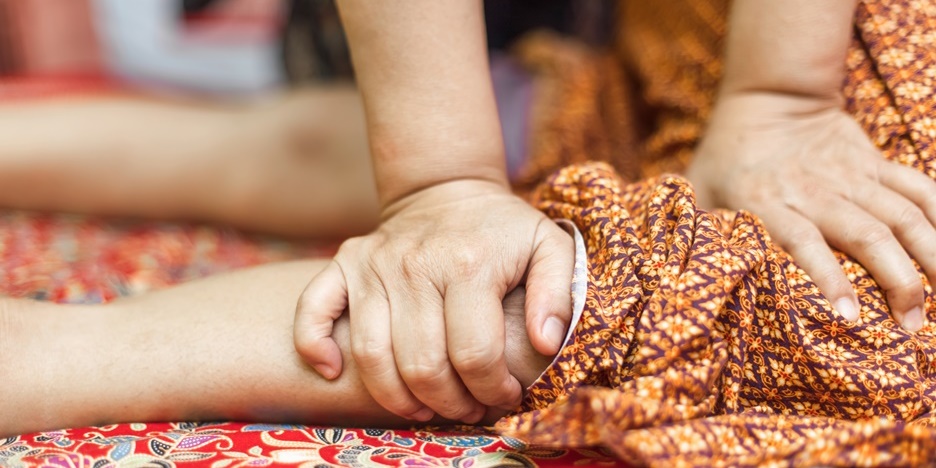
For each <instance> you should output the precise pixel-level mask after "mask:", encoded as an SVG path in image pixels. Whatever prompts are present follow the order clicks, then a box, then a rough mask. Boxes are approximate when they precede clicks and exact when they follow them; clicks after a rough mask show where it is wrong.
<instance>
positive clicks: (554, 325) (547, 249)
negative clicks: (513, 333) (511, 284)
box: [526, 220, 575, 356]
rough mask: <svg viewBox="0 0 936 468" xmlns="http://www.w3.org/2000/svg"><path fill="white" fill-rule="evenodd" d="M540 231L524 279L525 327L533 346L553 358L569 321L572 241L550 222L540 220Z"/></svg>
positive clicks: (570, 310)
mask: <svg viewBox="0 0 936 468" xmlns="http://www.w3.org/2000/svg"><path fill="white" fill-rule="evenodd" d="M539 229H540V230H541V233H542V234H541V239H540V240H539V241H538V242H537V243H536V244H535V247H534V249H533V254H532V257H531V258H530V266H529V268H528V272H527V277H526V292H527V296H526V325H527V334H528V335H529V337H530V342H531V343H532V344H533V347H534V348H535V349H536V350H537V351H539V352H540V353H541V354H543V355H545V356H552V355H555V354H556V353H557V352H559V348H560V347H561V346H562V343H563V341H564V340H565V334H566V329H567V328H568V327H569V322H570V321H571V320H572V271H573V270H574V268H575V242H574V240H573V238H572V236H570V235H569V234H568V233H566V232H565V231H563V230H562V229H561V228H560V227H559V226H557V225H556V224H555V223H554V222H552V221H549V220H543V222H542V223H541V224H540V228H539ZM538 234H539V233H538Z"/></svg>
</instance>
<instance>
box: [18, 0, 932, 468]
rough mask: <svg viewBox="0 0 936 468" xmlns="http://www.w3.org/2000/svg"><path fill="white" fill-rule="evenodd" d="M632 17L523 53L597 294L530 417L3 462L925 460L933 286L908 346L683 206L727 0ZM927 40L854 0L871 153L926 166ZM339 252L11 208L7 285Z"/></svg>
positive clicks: (102, 287) (76, 294)
mask: <svg viewBox="0 0 936 468" xmlns="http://www.w3.org/2000/svg"><path fill="white" fill-rule="evenodd" d="M623 5H624V6H623V7H622V13H621V18H622V19H621V21H620V23H621V26H622V27H621V29H620V30H621V33H620V36H619V40H618V45H617V47H616V49H615V50H614V51H613V52H609V53H602V52H594V51H588V50H586V49H583V48H579V47H577V46H574V45H569V44H565V43H563V42H561V41H560V40H558V39H556V38H549V37H545V36H539V37H538V38H531V39H530V41H528V42H526V43H525V44H523V45H522V46H521V47H520V48H519V49H518V54H519V56H520V57H521V60H524V61H525V63H526V65H527V66H528V67H529V68H530V69H531V70H533V71H534V72H536V73H538V76H539V77H540V84H541V86H540V88H539V92H540V94H539V98H538V99H539V100H538V102H537V103H536V104H535V105H534V115H535V119H536V122H534V125H535V127H536V128H537V130H536V131H535V133H534V137H533V138H531V148H532V152H533V155H532V160H531V161H532V163H531V164H530V165H529V166H528V168H527V169H526V172H525V173H524V179H523V180H522V181H521V182H522V183H521V184H520V189H521V190H530V189H532V188H533V187H534V186H535V185H536V184H537V183H539V182H541V181H542V180H543V178H544V177H545V176H546V175H547V174H550V173H553V172H554V171H555V169H556V168H558V167H561V166H564V165H567V164H573V165H572V166H570V167H566V168H565V169H563V170H561V171H560V172H558V173H555V174H554V175H553V176H552V177H550V178H549V179H548V180H547V182H546V183H545V184H543V185H541V186H540V188H539V189H536V190H535V192H534V197H533V199H534V201H535V203H536V205H537V206H538V207H540V208H541V209H543V210H544V211H545V212H546V213H547V214H548V215H549V216H551V217H556V218H567V219H571V220H573V221H574V222H575V223H576V225H577V226H578V228H579V230H580V231H581V232H582V234H583V235H584V236H585V239H586V242H587V248H588V256H589V271H588V275H587V276H588V278H587V279H588V295H587V298H586V306H585V310H584V313H583V316H582V318H581V320H580V322H579V324H578V326H577V327H576V329H575V332H574V337H573V342H572V343H571V344H570V345H569V346H567V347H565V348H564V349H563V350H562V351H561V353H560V356H559V358H558V359H557V361H556V362H555V363H554V365H553V366H551V367H550V369H549V370H548V371H547V373H546V374H544V376H543V377H542V378H541V379H540V380H539V381H537V382H536V383H535V384H534V386H533V387H532V389H531V391H530V392H529V394H528V395H527V397H526V399H525V400H524V403H523V407H522V408H521V410H520V411H518V412H517V413H516V414H514V415H512V416H510V417H508V418H505V419H503V420H502V421H500V422H499V423H498V426H497V427H496V430H497V431H498V433H499V434H500V435H492V433H490V432H485V431H483V430H482V431H480V432H478V431H479V430H469V429H466V428H456V429H454V430H453V431H450V430H442V429H435V428H434V429H431V430H414V431H384V430H376V429H374V430H370V429H338V428H325V427H306V426H301V427H300V426H296V427H292V426H262V425H246V424H240V423H221V424H185V423H176V424H142V423H141V424H124V425H116V426H107V427H101V428H77V429H70V430H63V431H57V432H48V433H41V434H27V435H22V436H19V437H13V438H10V439H7V440H5V441H3V440H0V466H2V465H9V466H31V465H55V466H93V467H99V466H100V467H103V466H117V465H143V466H160V465H161V466H197V465H203V466H219V467H220V466H243V465H250V466H255V465H256V466H263V465H270V464H273V463H276V462H283V463H287V462H288V463H296V464H305V465H306V466H319V465H324V466H330V465H338V466H342V465H344V466H383V465H409V466H434V465H442V466H504V465H507V466H509V465H511V464H515V465H518V466H531V465H543V466H549V465H553V466H570V465H573V464H576V463H579V464H609V465H614V464H618V463H620V462H618V461H615V459H614V458H611V457H609V456H608V455H607V454H606V452H602V451H599V450H597V449H596V450H588V449H571V448H569V447H581V446H598V447H604V448H605V449H606V450H609V451H611V452H612V453H613V454H614V455H616V456H617V457H619V459H621V460H627V461H628V462H630V463H635V464H646V465H656V466H693V465H697V466H712V465H726V466H744V465H758V466H759V465H769V464H771V463H773V464H775V465H779V466H789V465H793V466H811V465H832V466H836V465H856V464H858V465H887V466H899V465H905V466H916V465H921V464H926V463H927V462H929V460H930V459H931V458H933V455H931V454H936V413H934V411H936V405H934V402H936V385H934V382H933V375H934V372H936V362H934V361H936V326H934V325H933V321H934V320H936V315H934V314H936V305H934V301H936V298H934V295H933V290H932V288H931V287H930V285H928V284H927V286H926V288H927V289H926V294H927V302H926V306H927V314H928V317H929V324H928V325H926V327H925V328H924V329H923V330H922V331H920V332H918V333H917V334H914V335H911V334H908V333H906V332H904V331H903V330H902V329H901V328H900V327H899V326H898V325H897V324H896V323H895V322H894V321H893V320H892V319H891V318H890V316H889V313H888V310H887V306H886V302H885V300H884V296H883V294H882V292H881V291H880V290H879V288H878V287H877V286H876V284H875V283H874V281H873V279H872V278H871V277H870V276H869V275H868V274H867V272H866V271H865V270H864V269H863V268H862V267H861V266H860V265H859V264H857V263H855V262H853V261H850V260H849V259H848V258H845V257H841V256H840V259H841V261H842V265H843V268H845V269H846V271H847V272H848V273H849V277H850V278H853V281H854V285H855V287H856V290H857V291H858V292H859V298H860V302H861V305H862V310H861V313H862V317H861V320H860V321H859V322H858V323H854V324H853V323H848V322H845V321H843V320H842V319H840V318H839V317H838V316H837V315H836V314H835V313H834V311H832V308H831V306H830V305H829V303H828V301H826V300H825V299H824V298H823V297H822V296H821V295H820V294H819V292H818V290H817V288H816V287H815V284H814V283H813V282H812V281H811V280H810V279H809V278H808V277H807V276H806V275H805V274H804V273H803V272H802V270H800V269H799V268H798V267H797V266H796V264H795V263H794V262H793V261H792V259H791V258H790V257H789V256H788V255H787V254H785V253H784V252H783V251H782V250H780V249H779V248H777V247H776V246H774V245H773V244H772V243H771V241H770V238H769V236H768V235H767V233H766V232H765V231H764V229H763V226H762V225H761V224H760V223H759V222H758V220H757V219H756V218H754V217H752V216H751V215H749V214H747V213H743V212H742V213H728V212H718V213H707V212H704V211H701V210H698V209H697V208H696V207H695V202H694V195H693V193H692V189H691V187H689V186H688V184H687V183H686V182H685V181H684V180H683V179H681V178H679V177H675V176H666V175H660V174H662V173H664V172H670V171H678V170H679V169H680V168H681V167H682V166H683V165H684V163H685V161H687V160H688V158H689V157H690V156H691V151H692V147H693V146H694V144H695V142H696V141H697V140H698V137H699V136H700V135H701V132H702V131H703V129H704V122H705V118H706V117H707V115H708V114H707V113H708V112H709V110H710V109H711V103H712V99H713V96H714V89H715V84H717V81H718V78H719V76H720V69H721V65H720V63H721V62H720V59H719V56H720V47H721V42H722V38H723V36H724V32H725V31H724V29H725V20H724V13H725V11H726V10H727V2H726V1H724V0H657V1H655V2H637V1H634V2H627V3H625V4H623ZM641 25H642V26H641ZM934 32H936V7H934V5H933V4H932V3H931V2H926V1H911V0H902V1H898V0H882V1H878V2H873V3H862V4H861V5H860V7H859V11H858V15H857V17H856V29H855V39H854V41H853V43H852V46H851V51H850V54H849V57H848V64H847V65H848V70H849V73H848V78H847V80H846V82H845V83H844V92H845V95H846V97H847V104H846V105H847V109H848V110H849V111H850V112H851V113H852V114H853V115H854V116H855V118H856V120H857V121H858V122H859V123H860V124H861V125H862V126H863V127H864V128H865V130H866V131H867V132H868V134H869V135H870V137H871V140H872V141H873V142H874V143H875V144H877V145H878V146H879V148H880V149H881V151H882V154H883V155H884V156H885V157H887V158H890V159H892V160H895V161H898V162H901V163H903V164H907V165H909V166H912V167H914V168H916V169H918V170H921V171H923V172H924V173H926V174H928V175H929V176H931V177H936V155H934V154H933V152H932V148H933V146H932V144H933V139H934V138H936V120H934V119H933V118H932V115H933V104H932V102H933V99H932V98H933V96H932V93H933V86H934V84H933V80H934V77H936V50H934V48H933V43H934V39H933V34H934ZM635 51H640V54H636V53H634V52H635ZM596 109H597V110H596ZM588 160H599V161H604V162H599V163H586V162H585V161H588ZM646 176H650V177H652V178H651V179H648V180H645V181H643V182H632V181H633V180H636V179H638V178H640V177H646ZM330 247H331V246H327V247H316V246H302V245H296V244H287V243H283V242H280V241H276V240H271V239H253V238H246V237H244V236H242V235H240V234H237V233H233V232H231V231H226V230H223V229H217V228H203V227H194V226H185V225H171V224H146V225H142V226H140V225H117V224H112V223H103V222H101V221H97V220H93V219H87V218H73V217H61V216H39V215H31V214H20V213H7V214H3V215H2V216H0V262H2V267H3V268H2V274H3V275H4V276H5V278H4V281H3V283H2V284H0V288H3V292H4V293H6V294H9V295H15V296H24V297H36V298H41V299H50V300H56V301H63V302H89V301H90V302H94V301H100V300H107V299H110V298H113V297H116V296H120V295H124V294H131V293H138V292H143V291H146V290H149V289H152V288H156V287H162V286H167V285H169V284H172V283H175V282H178V281H184V280H186V279H189V278H193V277H197V276H201V275H205V274H210V273H213V272H216V271H221V270H225V269H230V268H236V267H240V266H247V265H251V264H256V263H261V262H266V261H275V260H280V259H287V258H293V257H295V256H309V255H321V254H328V253H329V252H330V251H329V250H328V249H329V248H330ZM520 440H524V441H526V442H523V443H521V442H520ZM528 443H531V444H534V445H527V444H528ZM543 447H547V448H543ZM548 447H556V448H555V449H549V448H548Z"/></svg>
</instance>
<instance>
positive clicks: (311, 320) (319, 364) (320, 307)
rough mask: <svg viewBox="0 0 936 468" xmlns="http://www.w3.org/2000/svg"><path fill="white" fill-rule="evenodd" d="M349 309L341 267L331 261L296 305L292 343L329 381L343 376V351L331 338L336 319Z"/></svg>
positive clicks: (303, 357) (308, 362) (307, 361)
mask: <svg viewBox="0 0 936 468" xmlns="http://www.w3.org/2000/svg"><path fill="white" fill-rule="evenodd" d="M347 307H348V288H347V284H346V283H345V278H344V275H343V274H342V272H341V268H340V267H339V266H338V264H337V263H335V262H334V261H332V262H329V264H328V265H327V266H326V267H325V269H324V270H322V271H321V272H319V274H318V275H316V276H315V277H314V278H312V281H311V282H310V283H309V285H308V286H306V288H305V290H304V291H303V292H302V295H301V296H299V303H298V304H297V305H296V320H295V326H294V327H293V340H294V342H295V346H296V351H298V352H299V355H300V356H302V359H303V360H304V361H305V362H306V363H307V364H309V365H310V366H312V368H313V369H315V371H316V372H318V373H319V374H320V375H321V376H322V377H324V378H326V379H329V380H331V379H334V378H337V377H338V376H339V375H341V367H342V366H341V350H339V348H338V343H336V342H335V340H334V339H333V338H332V330H333V328H334V323H335V320H338V317H341V314H343V313H344V311H345V309H346V308H347Z"/></svg>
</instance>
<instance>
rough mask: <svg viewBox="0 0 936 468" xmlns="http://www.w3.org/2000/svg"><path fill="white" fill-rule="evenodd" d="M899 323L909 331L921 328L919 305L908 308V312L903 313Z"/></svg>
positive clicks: (921, 315) (916, 330)
mask: <svg viewBox="0 0 936 468" xmlns="http://www.w3.org/2000/svg"><path fill="white" fill-rule="evenodd" d="M901 325H903V327H904V330H907V331H908V332H911V333H916V332H918V331H920V329H921V328H923V309H922V308H921V307H914V308H913V309H910V312H907V315H904V318H903V321H902V322H901Z"/></svg>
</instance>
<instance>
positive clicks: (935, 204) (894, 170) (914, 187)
mask: <svg viewBox="0 0 936 468" xmlns="http://www.w3.org/2000/svg"><path fill="white" fill-rule="evenodd" d="M878 177H879V180H880V181H881V183H882V184H884V185H885V186H887V187H888V188H890V189H891V190H893V191H895V192H897V193H899V194H901V195H903V196H904V197H907V199H908V200H910V201H912V202H913V203H914V204H916V205H917V206H918V207H920V209H921V210H923V213H925V214H926V217H927V219H929V221H930V223H932V224H933V225H936V181H934V180H933V179H931V178H929V177H928V176H927V175H926V174H923V173H921V172H920V171H917V170H915V169H913V168H910V167H907V166H904V165H902V164H898V163H894V162H890V161H884V162H882V163H881V165H880V169H879V170H878Z"/></svg>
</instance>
